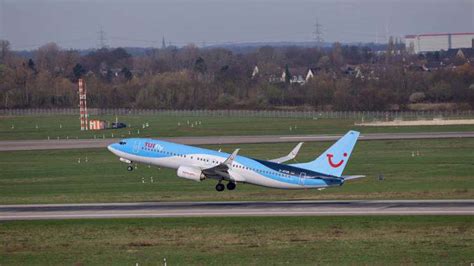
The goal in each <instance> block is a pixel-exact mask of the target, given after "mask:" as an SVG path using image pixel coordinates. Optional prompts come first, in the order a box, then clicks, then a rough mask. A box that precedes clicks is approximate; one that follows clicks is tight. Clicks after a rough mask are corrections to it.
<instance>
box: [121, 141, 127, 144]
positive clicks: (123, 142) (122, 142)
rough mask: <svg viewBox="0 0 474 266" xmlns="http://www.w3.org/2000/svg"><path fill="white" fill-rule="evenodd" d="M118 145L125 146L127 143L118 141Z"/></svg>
mask: <svg viewBox="0 0 474 266" xmlns="http://www.w3.org/2000/svg"><path fill="white" fill-rule="evenodd" d="M119 144H120V145H125V144H127V142H125V141H120V142H119Z"/></svg>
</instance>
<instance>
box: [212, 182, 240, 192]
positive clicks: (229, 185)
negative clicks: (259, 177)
mask: <svg viewBox="0 0 474 266" xmlns="http://www.w3.org/2000/svg"><path fill="white" fill-rule="evenodd" d="M236 186H237V185H236V184H235V183H234V182H229V183H227V189H228V190H234V189H235V188H236ZM225 187H226V186H224V184H222V183H221V182H219V183H217V185H216V190H217V191H219V192H221V191H224V189H225Z"/></svg>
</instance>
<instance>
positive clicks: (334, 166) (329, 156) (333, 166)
mask: <svg viewBox="0 0 474 266" xmlns="http://www.w3.org/2000/svg"><path fill="white" fill-rule="evenodd" d="M343 155H344V157H347V153H345V152H344V154H343ZM326 156H327V157H328V163H329V165H330V166H331V167H332V168H338V167H339V166H341V165H342V164H343V163H344V160H340V161H339V162H338V163H334V162H333V161H332V158H333V157H334V154H330V153H328V154H327V155H326Z"/></svg>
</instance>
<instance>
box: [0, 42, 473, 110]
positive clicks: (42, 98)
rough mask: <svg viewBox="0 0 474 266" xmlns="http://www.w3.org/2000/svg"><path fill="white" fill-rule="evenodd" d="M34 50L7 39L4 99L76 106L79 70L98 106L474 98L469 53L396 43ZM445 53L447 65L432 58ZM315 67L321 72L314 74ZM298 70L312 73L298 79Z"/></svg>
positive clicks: (1, 77) (381, 104)
mask: <svg viewBox="0 0 474 266" xmlns="http://www.w3.org/2000/svg"><path fill="white" fill-rule="evenodd" d="M32 55H33V56H31V57H30V58H27V57H24V56H21V54H19V53H17V52H15V51H12V50H11V49H10V44H9V42H8V41H6V40H0V108H37V107H39V108H49V107H76V106H78V102H79V100H78V94H77V80H78V79H79V78H83V79H84V80H85V81H86V86H87V93H88V106H90V107H96V108H118V107H124V108H155V109H226V108H229V109H239V108H241V109H283V108H285V109H306V110H336V111H339V110H341V111H342V110H364V111H380V110H407V109H409V108H411V106H412V105H413V104H420V103H421V104H423V103H424V104H433V103H451V104H454V105H455V106H456V107H455V108H470V107H473V106H474V68H473V66H472V65H471V64H470V61H469V58H464V59H463V58H447V56H448V55H447V54H446V55H445V54H441V55H440V54H439V53H438V54H426V55H410V54H408V53H407V52H406V51H405V50H404V49H403V47H398V46H395V45H393V43H392V44H391V43H389V44H388V45H387V50H386V51H385V52H375V51H372V50H371V49H370V48H369V47H365V46H354V45H352V46H349V45H341V44H339V43H335V44H334V45H333V46H332V47H331V48H324V49H322V48H317V47H314V48H308V47H278V48H276V47H271V46H262V47H259V48H257V49H254V50H253V51H249V52H246V53H238V52H232V51H231V50H228V49H224V48H198V47H196V46H194V45H187V46H185V47H181V48H178V47H166V48H161V49H147V50H146V53H144V54H142V55H136V56H132V55H131V54H130V53H129V52H127V50H126V49H125V48H103V49H98V50H95V51H92V52H89V53H87V54H81V52H80V51H77V50H66V49H61V48H60V47H59V46H58V45H56V44H54V43H49V44H46V45H44V46H42V47H40V48H38V49H36V50H34V51H33V53H32ZM443 60H444V61H443ZM438 61H439V62H440V66H441V65H443V66H445V67H438V68H433V69H429V70H427V69H425V68H424V66H425V65H427V64H429V63H433V62H435V63H436V62H438ZM442 62H445V63H444V64H443V63H442ZM446 66H449V67H446ZM256 67H257V69H258V71H255V70H256ZM308 69H313V72H314V77H312V78H309V79H307V80H306V79H305V78H306V74H307V71H308ZM292 72H294V73H292ZM283 73H285V76H286V77H287V78H285V79H282V80H278V78H279V77H280V76H282V74H283ZM297 73H299V75H300V76H302V77H303V79H305V81H304V82H300V83H292V82H291V81H290V79H289V78H288V77H289V76H290V75H295V76H296V75H297ZM469 106H470V107H469Z"/></svg>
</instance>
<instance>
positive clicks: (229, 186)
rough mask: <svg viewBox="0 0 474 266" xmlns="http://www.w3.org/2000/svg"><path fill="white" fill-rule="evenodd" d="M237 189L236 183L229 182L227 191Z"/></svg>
mask: <svg viewBox="0 0 474 266" xmlns="http://www.w3.org/2000/svg"><path fill="white" fill-rule="evenodd" d="M235 187H236V185H235V183H234V182H229V183H227V189H228V190H234V189H235Z"/></svg>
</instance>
